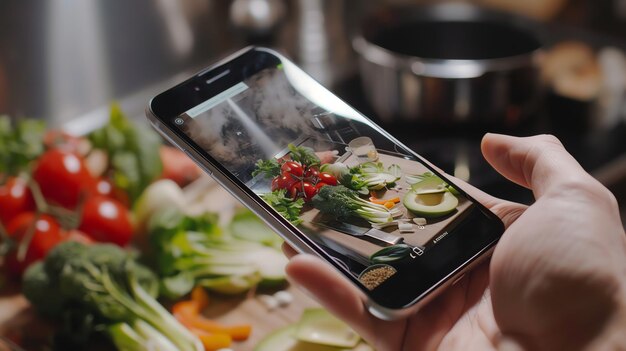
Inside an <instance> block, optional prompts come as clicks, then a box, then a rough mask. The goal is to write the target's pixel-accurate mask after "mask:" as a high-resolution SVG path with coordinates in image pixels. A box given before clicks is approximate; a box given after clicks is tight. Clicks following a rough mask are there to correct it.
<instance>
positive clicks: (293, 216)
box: [261, 189, 304, 225]
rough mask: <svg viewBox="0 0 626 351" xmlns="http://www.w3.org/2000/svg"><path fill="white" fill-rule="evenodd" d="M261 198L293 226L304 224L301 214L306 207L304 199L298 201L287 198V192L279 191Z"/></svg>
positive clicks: (263, 195)
mask: <svg viewBox="0 0 626 351" xmlns="http://www.w3.org/2000/svg"><path fill="white" fill-rule="evenodd" d="M261 198H263V200H265V202H267V203H268V204H269V205H270V206H272V207H273V208H274V209H275V210H276V211H277V212H278V213H279V214H280V215H281V216H283V217H285V218H286V219H287V220H288V221H289V222H291V224H293V225H298V224H300V223H302V219H300V212H302V206H304V199H302V198H298V199H296V200H294V199H292V198H290V197H287V190H285V189H278V190H274V191H272V192H271V193H267V194H262V195H261Z"/></svg>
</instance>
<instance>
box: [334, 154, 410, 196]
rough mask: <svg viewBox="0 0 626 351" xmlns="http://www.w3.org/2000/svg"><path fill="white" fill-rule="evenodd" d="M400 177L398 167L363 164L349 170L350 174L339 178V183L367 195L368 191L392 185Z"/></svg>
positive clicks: (378, 163) (393, 165)
mask: <svg viewBox="0 0 626 351" xmlns="http://www.w3.org/2000/svg"><path fill="white" fill-rule="evenodd" d="M401 177H402V170H401V169H400V166H398V165H396V164H392V165H391V166H389V167H387V169H385V167H384V166H383V164H382V163H381V162H365V163H362V164H360V165H358V166H355V167H352V168H350V172H349V173H347V174H344V175H343V176H342V177H341V178H339V182H340V183H341V184H343V185H345V186H347V187H348V188H350V189H353V190H358V191H359V192H361V193H362V194H367V191H368V190H380V189H383V188H385V187H387V186H389V185H392V184H394V183H395V182H396V181H398V180H399V179H400V178H401Z"/></svg>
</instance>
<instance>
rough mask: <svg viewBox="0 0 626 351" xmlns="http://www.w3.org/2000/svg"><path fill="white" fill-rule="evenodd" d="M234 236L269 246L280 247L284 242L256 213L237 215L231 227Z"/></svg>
mask: <svg viewBox="0 0 626 351" xmlns="http://www.w3.org/2000/svg"><path fill="white" fill-rule="evenodd" d="M229 229H230V232H231V233H232V235H233V236H234V237H235V238H237V239H241V240H246V241H252V242H256V243H261V244H263V245H267V246H273V247H277V248H278V247H280V245H281V244H282V242H283V239H281V238H280V237H279V236H278V235H277V234H276V233H274V231H273V230H272V229H270V227H268V226H267V225H266V224H265V223H263V221H261V220H260V219H259V217H257V216H256V215H255V214H254V213H252V212H250V211H248V210H242V211H239V212H237V213H236V214H235V216H234V217H233V220H232V221H231V222H230V226H229Z"/></svg>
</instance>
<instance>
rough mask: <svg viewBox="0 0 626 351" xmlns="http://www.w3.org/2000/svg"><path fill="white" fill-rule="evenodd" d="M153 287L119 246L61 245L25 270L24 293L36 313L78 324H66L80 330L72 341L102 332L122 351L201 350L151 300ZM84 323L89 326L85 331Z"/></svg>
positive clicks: (153, 281) (148, 273) (152, 281)
mask: <svg viewBox="0 0 626 351" xmlns="http://www.w3.org/2000/svg"><path fill="white" fill-rule="evenodd" d="M157 284H158V283H157V280H156V277H155V276H154V274H153V273H152V272H151V271H149V270H148V269H147V268H145V267H144V266H141V265H139V264H138V263H136V262H135V261H134V259H133V257H132V256H131V255H129V254H128V253H126V252H125V251H123V250H122V249H121V248H119V247H117V246H114V245H108V244H99V245H91V246H87V245H83V244H80V243H77V242H65V243H62V244H59V245H57V246H56V247H55V248H54V249H52V250H51V251H50V253H49V255H48V256H47V257H46V259H45V260H44V261H43V262H39V263H36V264H34V265H32V266H31V267H30V268H29V269H28V270H27V271H26V273H25V275H24V281H23V292H24V295H25V296H26V298H27V299H28V300H29V301H30V302H31V303H32V304H33V306H34V307H35V308H36V309H37V310H38V311H40V312H42V313H45V314H47V315H48V316H50V317H54V318H58V319H60V320H65V321H67V320H73V321H79V322H82V323H80V324H79V323H70V324H74V325H76V326H77V327H79V328H80V329H79V331H78V332H76V331H75V332H74V333H71V331H70V333H71V334H70V335H72V334H73V337H76V334H79V335H81V336H90V335H91V334H93V333H97V332H101V331H106V333H107V334H108V335H109V336H110V337H111V339H112V341H113V343H114V344H115V345H116V346H117V348H118V349H122V350H129V349H130V350H139V349H140V348H136V347H138V346H140V345H143V346H144V347H145V345H146V344H153V345H155V349H158V350H198V351H199V350H202V344H201V343H200V341H199V340H198V339H197V338H196V337H195V336H194V335H193V334H191V333H190V332H189V331H188V330H187V329H186V328H185V327H184V326H183V325H181V324H180V323H179V322H178V321H177V320H176V319H175V318H174V317H173V316H172V315H171V314H169V312H168V311H167V310H166V309H165V308H163V307H162V306H161V305H159V303H158V302H157V301H156V300H155V295H156V287H157ZM51 296H52V297H53V298H54V300H51V299H50V297H51ZM51 302H53V303H55V304H57V306H58V308H51V306H50V304H51ZM85 322H89V323H87V324H88V325H93V327H92V328H89V329H87V330H85V329H86V328H85V327H84V326H85V324H84V323H85ZM86 334H89V335H86ZM82 339H85V340H87V339H88V337H83V338H82ZM133 345H134V347H135V348H133Z"/></svg>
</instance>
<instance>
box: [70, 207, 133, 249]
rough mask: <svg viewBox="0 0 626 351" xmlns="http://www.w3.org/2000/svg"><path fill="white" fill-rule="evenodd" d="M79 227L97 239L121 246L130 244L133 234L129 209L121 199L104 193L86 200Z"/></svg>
mask: <svg viewBox="0 0 626 351" xmlns="http://www.w3.org/2000/svg"><path fill="white" fill-rule="evenodd" d="M78 229H79V230H81V231H83V232H84V233H85V234H87V235H88V236H89V237H90V238H92V239H94V240H95V241H101V242H110V243H114V244H117V245H119V246H124V245H126V244H128V242H129V241H130V239H131V237H132V235H133V225H132V223H131V220H130V214H129V213H128V210H127V209H126V208H125V207H124V205H122V204H121V203H120V202H119V201H117V200H114V199H111V198H108V197H106V196H102V195H97V196H93V197H90V198H89V199H88V200H87V201H86V202H85V205H84V206H83V216H82V219H81V223H80V226H78Z"/></svg>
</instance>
